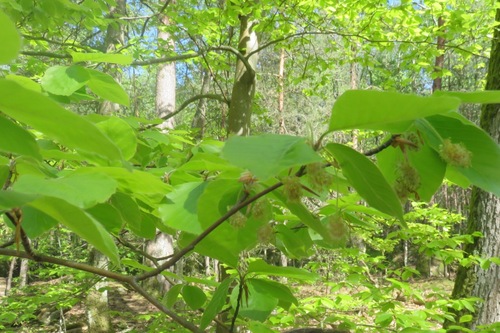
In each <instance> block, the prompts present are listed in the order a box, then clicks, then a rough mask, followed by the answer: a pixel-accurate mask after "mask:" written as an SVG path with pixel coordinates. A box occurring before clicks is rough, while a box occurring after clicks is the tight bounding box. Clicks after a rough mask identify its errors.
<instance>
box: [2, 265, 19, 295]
mask: <svg viewBox="0 0 500 333" xmlns="http://www.w3.org/2000/svg"><path fill="white" fill-rule="evenodd" d="M16 263H17V258H16V257H12V259H11V260H10V265H9V274H8V275H7V281H5V293H4V294H5V296H7V295H8V294H9V291H10V289H11V288H12V279H13V277H14V269H15V268H16Z"/></svg>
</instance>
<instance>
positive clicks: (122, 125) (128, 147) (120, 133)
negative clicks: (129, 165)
mask: <svg viewBox="0 0 500 333" xmlns="http://www.w3.org/2000/svg"><path fill="white" fill-rule="evenodd" d="M96 126H97V127H99V128H100V129H101V130H102V131H103V132H104V134H106V135H107V136H108V138H110V139H111V140H112V141H113V142H114V143H115V145H116V146H118V148H120V150H121V151H122V155H123V158H124V159H125V160H129V159H130V158H132V157H133V156H134V155H135V151H136V150H137V137H136V135H135V132H134V130H133V129H132V127H130V125H129V124H128V123H127V122H126V121H124V120H123V119H120V118H117V117H110V118H108V119H106V120H104V121H101V122H98V123H97V124H96Z"/></svg>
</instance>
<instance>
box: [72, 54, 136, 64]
mask: <svg viewBox="0 0 500 333" xmlns="http://www.w3.org/2000/svg"><path fill="white" fill-rule="evenodd" d="M70 54H71V58H73V62H83V61H91V62H105V63H108V64H118V65H130V64H131V63H132V61H133V60H134V59H133V58H132V56H130V55H125V54H116V53H100V52H97V53H80V52H70Z"/></svg>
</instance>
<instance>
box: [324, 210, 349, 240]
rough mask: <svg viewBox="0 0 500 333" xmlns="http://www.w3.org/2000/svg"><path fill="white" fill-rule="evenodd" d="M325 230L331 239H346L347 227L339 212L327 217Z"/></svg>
mask: <svg viewBox="0 0 500 333" xmlns="http://www.w3.org/2000/svg"><path fill="white" fill-rule="evenodd" d="M327 230H328V232H329V233H330V236H331V237H332V239H333V240H337V241H338V240H340V239H346V238H347V236H348V235H349V227H348V226H347V224H346V223H345V221H344V219H343V217H342V215H341V214H340V213H336V214H333V215H331V216H329V217H328V224H327Z"/></svg>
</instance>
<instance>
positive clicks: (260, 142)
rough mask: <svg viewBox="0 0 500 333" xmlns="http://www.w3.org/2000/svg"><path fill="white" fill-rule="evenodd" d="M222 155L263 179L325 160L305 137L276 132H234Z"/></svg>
mask: <svg viewBox="0 0 500 333" xmlns="http://www.w3.org/2000/svg"><path fill="white" fill-rule="evenodd" d="M222 156H223V157H224V158H225V159H227V160H228V161H229V162H230V163H232V164H233V165H236V166H238V167H240V168H243V169H247V170H248V171H250V172H251V173H252V175H254V176H255V177H257V178H258V179H259V180H262V181H265V180H267V179H269V178H270V177H273V176H276V175H278V174H279V173H280V172H281V171H283V170H286V169H288V168H292V167H295V166H300V165H303V164H308V163H314V162H320V161H322V159H321V157H320V156H319V155H318V154H317V153H316V152H315V151H314V150H313V149H312V148H311V147H310V146H309V145H308V144H307V143H306V141H305V139H303V138H300V137H296V136H288V135H276V134H264V135H259V136H248V137H243V136H233V137H231V138H229V140H228V141H227V142H226V144H225V146H224V148H223V150H222Z"/></svg>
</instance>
